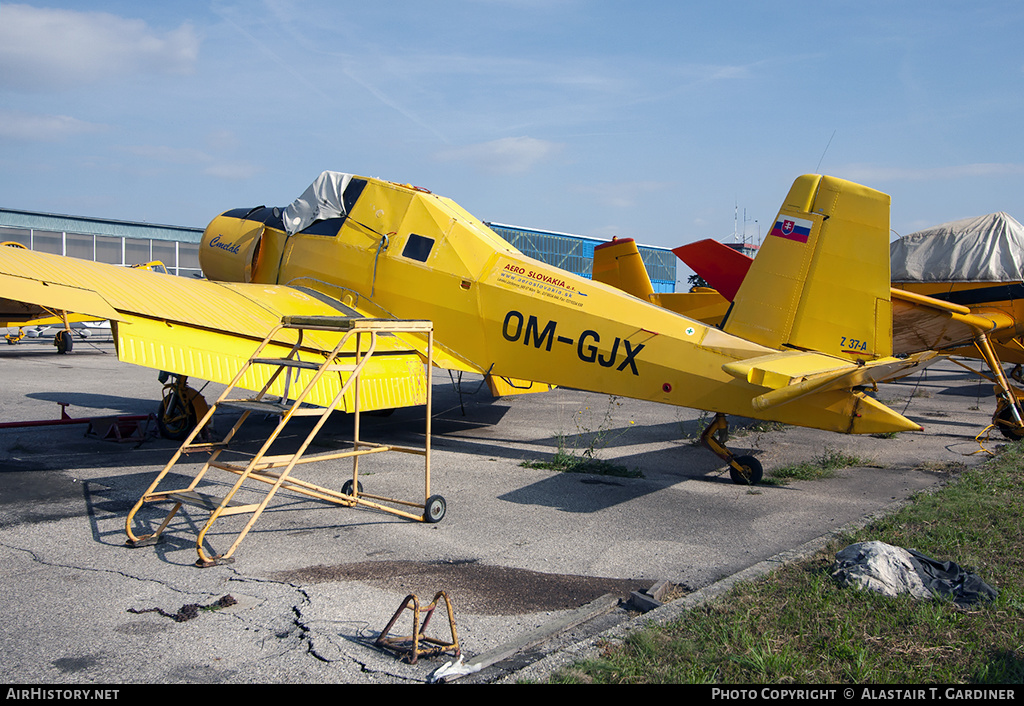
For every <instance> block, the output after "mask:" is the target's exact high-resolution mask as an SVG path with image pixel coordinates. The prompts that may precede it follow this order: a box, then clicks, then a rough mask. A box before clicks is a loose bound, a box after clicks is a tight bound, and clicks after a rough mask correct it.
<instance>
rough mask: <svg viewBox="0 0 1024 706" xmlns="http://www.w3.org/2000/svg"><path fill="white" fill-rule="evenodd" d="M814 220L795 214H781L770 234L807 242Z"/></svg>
mask: <svg viewBox="0 0 1024 706" xmlns="http://www.w3.org/2000/svg"><path fill="white" fill-rule="evenodd" d="M813 225H814V223H813V222H812V221H808V220H805V219H803V218H794V217H793V216H783V215H781V214H780V215H779V217H778V219H777V220H776V221H775V225H774V226H773V227H772V230H771V232H770V233H769V235H775V236H778V237H780V238H785V239H786V240H795V241H796V242H798V243H806V242H807V239H808V238H809V237H810V236H811V226H813Z"/></svg>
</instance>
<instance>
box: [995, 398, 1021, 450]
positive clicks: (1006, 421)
mask: <svg viewBox="0 0 1024 706" xmlns="http://www.w3.org/2000/svg"><path fill="white" fill-rule="evenodd" d="M993 421H995V424H996V426H997V427H999V431H1001V432H1002V433H1003V436H1005V437H1006V438H1007V439H1009V440H1010V441H1019V440H1020V439H1024V427H1019V426H1017V419H1016V418H1015V417H1014V416H1013V407H1011V406H1009V405H1007V406H1006V407H1003V409H1002V410H1001V411H999V412H997V413H996V416H995V419H994V420H993Z"/></svg>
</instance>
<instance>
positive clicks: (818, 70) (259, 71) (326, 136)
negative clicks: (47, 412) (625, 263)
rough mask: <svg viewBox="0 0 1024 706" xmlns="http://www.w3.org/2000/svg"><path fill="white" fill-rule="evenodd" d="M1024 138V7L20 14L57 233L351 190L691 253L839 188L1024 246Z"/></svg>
mask: <svg viewBox="0 0 1024 706" xmlns="http://www.w3.org/2000/svg"><path fill="white" fill-rule="evenodd" d="M1022 114H1024V4H1022V3H1019V2H1016V1H1012V2H962V1H958V2H943V1H932V2H893V1H890V2H871V1H867V2H821V1H820V0H819V1H817V2H767V1H762V2H738V1H737V2H729V1H726V0H723V1H722V2H714V3H711V2H708V3H687V2H611V1H601V0H435V1H434V2H403V1H395V2H372V3H371V2H366V1H365V0H361V1H360V2H349V1H347V0H340V1H328V0H323V1H317V0H312V1H309V2H299V1H298V0H295V1H290V0H265V1H263V2H233V1H230V0H216V1H214V2H199V1H194V0H183V1H178V2H161V3H157V2H138V1H137V0H131V1H124V2H121V1H116V0H110V1H106V2H105V1H102V0H97V1H96V2H47V3H27V4H18V3H7V2H0V206H4V207H7V208H20V209H28V210H36V211H46V212H52V213H64V214H73V215H89V216H100V217H107V218H116V219H126V220H140V221H147V222H152V223H166V224H174V225H188V226H205V225H206V223H207V222H208V221H209V220H210V219H211V218H212V217H213V216H215V215H216V214H218V213H220V212H221V211H224V210H226V209H229V208H235V207H239V206H253V205H258V204H267V205H286V204H287V203H289V202H290V201H291V200H292V199H294V198H295V197H296V196H298V195H299V194H300V193H301V192H302V190H303V189H304V188H305V187H306V186H307V185H308V184H309V183H310V182H311V181H312V180H313V179H314V178H315V177H316V175H317V174H319V173H320V172H321V171H322V170H325V169H331V170H336V171H344V172H352V173H356V174H362V175H366V176H377V177H382V178H385V179H389V180H392V181H398V182H402V183H412V184H415V185H420V186H423V187H426V188H429V189H431V190H433V191H435V192H437V193H440V194H443V195H445V196H449V197H451V198H453V199H454V200H455V201H457V202H459V203H460V204H462V205H463V206H464V207H465V208H466V209H468V210H469V211H470V212H472V213H473V214H474V215H476V216H478V217H479V218H481V219H484V220H490V221H498V222H504V223H512V224H517V225H523V226H528V227H535V228H548V229H553V230H558V231H566V232H572V233H582V234H587V235H594V236H598V237H611V236H613V235H618V236H624V237H626V236H628V237H635V238H637V239H638V240H640V241H641V242H644V243H650V244H654V245H664V246H673V245H677V244H681V243H685V242H691V241H693V240H697V239H700V238H705V237H714V238H718V239H725V240H728V239H730V238H731V236H732V233H733V229H734V218H735V216H736V214H737V208H738V214H739V221H740V223H739V228H740V229H743V228H744V225H745V227H746V231H747V233H748V234H749V235H755V236H756V234H757V233H758V232H760V233H761V234H762V235H763V234H764V232H765V231H766V228H767V226H768V225H770V221H771V219H772V218H774V216H775V214H776V211H777V209H778V206H779V204H780V202H781V200H782V198H783V196H784V195H785V193H786V191H787V190H788V188H789V185H790V184H791V183H792V181H793V179H794V178H795V177H797V176H798V175H800V174H804V173H809V172H815V171H819V170H820V171H821V172H823V173H827V174H833V175H835V176H839V177H844V178H847V179H852V180H855V181H859V182H861V183H864V184H867V185H869V186H872V187H874V188H877V189H880V190H882V191H885V192H886V193H889V194H891V196H892V199H893V208H892V227H893V229H894V230H895V231H896V232H897V233H900V234H906V233H909V232H912V231H914V230H917V229H920V228H923V227H927V226H930V225H935V224H938V223H941V222H945V221H949V220H954V219H957V218H965V217H968V216H977V215H982V214H985V213H990V212H993V211H1000V210H1001V211H1006V212H1008V213H1010V214H1011V215H1013V216H1015V217H1016V218H1018V219H1020V220H1024V150H1022V142H1024V140H1022V137H1021V129H1022V123H1024V121H1022V117H1021V116H1022ZM819 162H820V168H819V166H818V165H819ZM744 216H745V218H746V223H745V224H744V222H743V221H744Z"/></svg>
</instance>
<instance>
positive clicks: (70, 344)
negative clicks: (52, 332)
mask: <svg viewBox="0 0 1024 706" xmlns="http://www.w3.org/2000/svg"><path fill="white" fill-rule="evenodd" d="M53 345H55V346H57V352H58V353H61V354H64V353H70V352H71V349H72V348H74V346H75V341H74V339H73V338H72V337H71V332H70V331H68V330H67V329H61V330H60V331H58V332H57V335H56V337H54V339H53Z"/></svg>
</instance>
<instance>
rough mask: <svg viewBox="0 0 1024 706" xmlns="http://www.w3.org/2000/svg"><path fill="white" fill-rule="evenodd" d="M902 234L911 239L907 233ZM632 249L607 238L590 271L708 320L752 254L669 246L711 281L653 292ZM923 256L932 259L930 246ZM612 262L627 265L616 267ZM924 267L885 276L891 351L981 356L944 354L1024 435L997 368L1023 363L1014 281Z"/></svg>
mask: <svg viewBox="0 0 1024 706" xmlns="http://www.w3.org/2000/svg"><path fill="white" fill-rule="evenodd" d="M997 215H998V214H997ZM971 220H972V221H973V220H974V219H971ZM776 227H778V223H776ZM939 230H940V231H941V230H942V227H939ZM908 238H909V239H911V240H914V237H913V236H908ZM896 245H897V244H894V245H893V247H894V249H895V248H896ZM903 248H904V249H905V248H906V246H905V245H904V246H903ZM635 250H636V247H635V245H634V244H633V243H632V241H630V240H625V241H615V242H613V243H610V244H609V247H607V248H606V249H602V250H600V252H599V251H597V250H595V259H594V271H593V274H594V278H595V279H598V280H600V281H603V282H606V283H608V284H612V285H613V286H617V287H619V288H621V289H623V290H624V291H627V292H630V293H631V294H633V295H634V296H638V297H640V298H646V299H649V300H650V301H652V302H655V303H657V304H659V305H661V306H664V307H666V308H669V309H672V310H673V311H676V312H678V313H681V314H684V315H687V316H691V317H693V318H697V319H699V320H701V321H704V322H705V323H709V324H711V325H715V326H721V325H722V322H723V321H726V320H728V317H729V313H730V306H731V305H732V302H733V301H734V300H735V298H736V297H737V296H738V295H739V292H740V290H741V287H742V286H743V285H744V283H745V281H746V277H747V274H748V271H749V270H751V269H752V264H753V263H754V262H756V259H755V258H750V257H748V256H747V255H744V254H742V253H739V252H737V251H736V250H734V249H732V248H730V247H728V246H727V245H724V244H722V243H719V242H718V241H715V240H710V239H708V240H700V241H697V242H694V243H690V244H688V245H683V246H680V247H678V248H674V249H673V252H674V253H675V254H676V255H677V256H678V257H679V258H680V259H681V260H682V261H683V262H684V263H686V264H687V265H688V266H689V267H690V268H691V269H693V270H694V272H696V273H697V274H698V275H699V276H700V277H701V278H702V279H703V280H704V281H705V282H707V283H708V284H709V285H711V286H710V287H707V288H702V287H696V288H694V291H691V292H687V293H678V294H669V295H665V294H661V295H659V294H657V293H655V292H654V291H653V288H652V287H651V284H650V280H649V278H648V277H647V272H646V270H644V269H643V265H642V263H641V264H640V268H639V269H637V267H636V265H635V263H636V262H639V256H638V255H637V257H636V258H635V260H634V258H633V253H634V251H635ZM973 250H975V253H974V257H975V258H976V259H977V258H980V257H981V255H979V254H978V253H977V252H976V251H977V250H978V248H977V247H974V248H973ZM929 256H930V257H931V258H932V259H934V257H935V254H934V252H930V253H929ZM921 257H922V258H923V256H921ZM904 259H905V258H904ZM613 261H626V262H630V263H633V264H631V265H630V267H629V268H623V269H618V268H617V267H616V265H615V263H614V262H613ZM954 267H955V264H953V263H946V264H945V265H944V266H943V268H942V271H943V272H947V273H948V272H952V268H954ZM967 269H969V268H967ZM975 269H977V268H975ZM903 270H905V268H902V267H901V272H902V271H903ZM961 271H964V268H963V267H961ZM930 272H931V274H932V275H935V276H936V277H937V279H938V280H942V281H935V279H934V278H933V280H932V281H915V280H913V279H911V278H910V277H909V276H908V275H906V274H905V273H904V274H903V275H902V279H903V281H900V282H895V281H894V282H893V283H892V289H891V291H890V298H891V301H892V307H893V309H892V315H893V352H894V353H895V354H896V355H905V354H910V353H917V352H920V351H925V350H934V351H941V352H943V353H944V354H946V355H951V356H966V357H972V358H979V359H981V360H983V361H984V362H985V363H986V365H987V366H988V368H989V371H990V373H991V375H986V374H985V373H983V372H981V371H979V370H975V369H974V368H971V367H969V366H967V365H964V364H963V363H960V361H958V360H956V359H955V358H952V359H951V360H953V362H956V363H958V364H960V365H963V366H964V367H966V368H967V369H968V370H970V371H971V372H973V373H975V374H977V375H980V376H981V377H984V378H985V379H988V380H990V381H991V382H993V383H994V384H995V387H996V392H997V407H996V411H995V413H994V414H993V423H994V424H995V425H996V426H997V428H998V429H999V430H1000V431H1001V432H1002V434H1003V435H1004V436H1006V437H1007V438H1010V439H1020V438H1022V437H1024V405H1022V403H1021V398H1024V391H1022V390H1020V389H1018V388H1016V387H1014V386H1012V385H1011V384H1010V383H1009V380H1008V378H1007V376H1006V374H1005V373H1004V371H1003V368H1002V361H1004V360H1005V361H1008V362H1011V363H1017V364H1018V366H1019V365H1020V364H1021V363H1024V344H1022V341H1021V335H1022V334H1024V300H1021V299H1018V298H1016V297H1017V296H1019V294H1018V292H1017V290H1018V289H1019V288H1020V285H1021V283H1020V282H1012V281H1006V280H1007V279H1009V275H1004V276H1003V281H1002V282H1001V283H1000V284H998V285H993V284H992V282H991V280H989V281H988V282H978V281H971V280H970V279H969V278H968V277H963V276H962V277H960V278H959V281H954V278H953V277H952V276H949V275H948V274H947V275H946V276H943V275H942V274H939V272H938V270H937V269H936V263H934V262H932V263H931V265H930ZM756 286H757V285H756V284H755V285H754V287H756Z"/></svg>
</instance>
